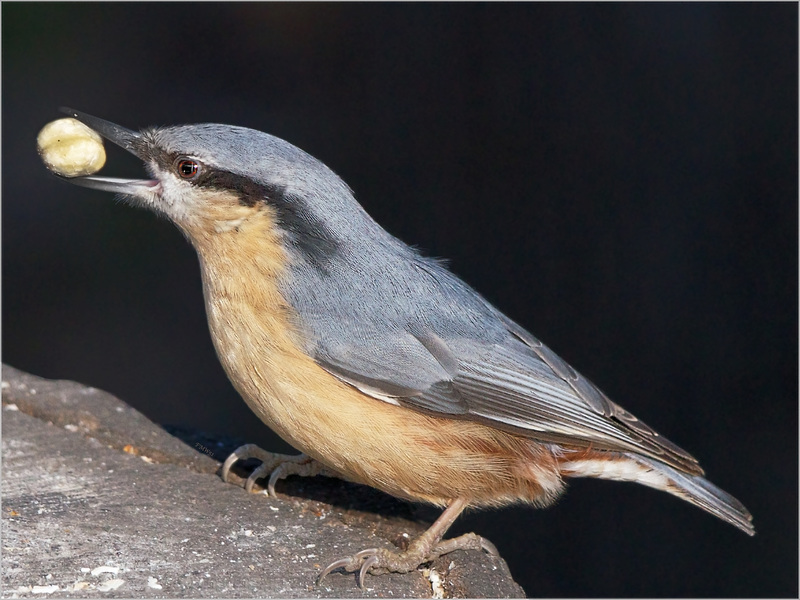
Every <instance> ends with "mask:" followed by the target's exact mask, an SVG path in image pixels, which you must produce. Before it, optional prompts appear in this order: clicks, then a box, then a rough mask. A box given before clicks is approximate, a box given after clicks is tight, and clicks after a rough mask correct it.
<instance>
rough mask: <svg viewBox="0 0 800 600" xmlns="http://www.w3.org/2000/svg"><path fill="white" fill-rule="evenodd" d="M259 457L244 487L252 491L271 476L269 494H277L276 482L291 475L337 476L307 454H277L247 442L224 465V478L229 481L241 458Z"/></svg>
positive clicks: (267, 491) (268, 484) (222, 474)
mask: <svg viewBox="0 0 800 600" xmlns="http://www.w3.org/2000/svg"><path fill="white" fill-rule="evenodd" d="M248 458H257V459H258V460H260V461H261V464H260V465H259V466H258V467H256V468H255V470H254V471H253V472H252V473H250V476H249V477H248V478H247V481H245V484H244V488H245V489H246V490H247V491H248V492H252V491H253V488H254V486H255V484H256V481H258V480H259V479H263V478H265V477H267V476H269V481H268V482H267V489H266V493H267V495H268V496H275V483H276V482H278V481H279V480H281V479H285V478H286V477H288V476H289V475H300V476H303V477H312V476H314V475H329V476H333V477H335V476H336V474H335V473H333V472H332V471H330V470H329V469H327V468H326V467H325V466H324V465H323V464H322V463H319V462H317V461H316V460H314V459H313V458H311V457H309V456H306V455H305V454H298V455H296V456H291V455H288V454H275V453H273V452H267V451H266V450H263V449H261V448H259V447H258V446H256V445H255V444H245V445H244V446H240V447H239V448H237V449H236V450H235V451H234V452H233V453H232V454H231V455H230V456H229V457H228V458H227V459H226V460H225V463H224V464H223V465H222V472H221V476H222V480H223V481H225V482H228V481H229V476H230V472H231V467H232V466H233V465H234V464H235V463H237V462H238V461H240V460H246V459H248Z"/></svg>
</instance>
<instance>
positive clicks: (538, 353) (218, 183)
mask: <svg viewBox="0 0 800 600" xmlns="http://www.w3.org/2000/svg"><path fill="white" fill-rule="evenodd" d="M62 111H63V112H65V113H67V114H68V115H70V116H71V117H73V118H74V119H77V120H78V121H80V122H82V123H84V124H85V125H87V126H88V127H90V128H91V129H93V130H94V131H96V132H98V133H99V134H100V135H101V136H103V137H104V138H105V139H107V140H108V141H110V142H112V143H114V144H117V145H119V146H120V147H122V148H124V149H125V150H127V151H129V152H131V153H132V154H134V155H135V156H137V157H138V158H139V159H141V160H142V161H143V163H144V167H145V168H146V170H147V171H148V173H149V175H150V178H149V179H119V178H110V177H101V176H81V177H74V178H68V179H66V180H67V181H69V182H71V183H74V184H77V185H81V186H84V187H88V188H93V189H97V190H102V191H107V192H114V193H116V194H118V195H119V196H120V197H122V198H123V199H124V200H126V201H128V202H129V203H130V204H132V205H134V206H139V207H143V208H145V209H148V210H151V211H154V212H156V213H158V214H160V215H162V216H164V217H166V218H167V219H169V220H170V221H172V222H173V223H174V224H175V225H176V226H177V228H178V229H179V230H180V231H181V232H182V233H183V234H184V235H185V237H186V238H187V239H188V240H189V242H190V243H191V245H192V246H193V247H194V249H195V250H196V252H197V255H198V259H199V263H200V270H201V274H202V283H203V294H204V299H205V307H206V312H207V317H208V324H209V330H210V333H211V338H212V340H213V344H214V347H215V350H216V353H217V355H218V358H219V360H220V362H221V364H222V367H223V368H224V370H225V372H226V374H227V376H228V377H229V379H230V381H231V382H232V384H233V386H234V387H235V388H236V390H237V391H238V393H239V394H240V395H241V396H242V398H243V399H244V401H245V402H246V403H247V405H248V406H249V407H250V409H251V410H252V411H253V412H254V413H255V414H256V416H257V417H258V418H259V419H260V420H261V421H262V422H263V423H265V424H266V425H267V426H268V427H269V428H270V429H272V430H273V431H274V432H275V433H277V434H278V435H279V436H280V437H281V438H283V439H284V440H285V441H286V442H288V443H289V444H290V445H291V446H293V447H294V448H295V449H297V450H299V451H300V452H301V453H302V454H300V455H299V456H285V455H273V454H272V453H268V452H266V451H264V450H261V449H260V448H258V447H256V446H254V445H248V446H244V447H242V448H240V449H238V450H237V451H236V452H234V453H233V454H232V455H231V456H230V457H229V458H228V460H227V461H226V462H225V465H224V466H223V470H222V475H223V478H227V476H228V474H229V471H230V468H231V466H232V465H233V464H234V463H236V462H237V461H238V460H240V459H243V458H248V457H257V458H260V459H261V460H262V461H263V463H262V465H261V467H259V468H258V469H256V471H255V472H254V473H253V475H251V476H250V479H249V480H248V489H250V487H251V486H252V483H253V481H254V480H255V478H257V477H262V476H263V477H267V476H268V477H269V485H268V490H269V491H270V492H271V493H274V484H275V482H276V481H277V480H278V479H281V478H283V477H286V476H288V475H291V474H297V475H307V476H311V475H317V474H326V475H334V476H337V477H340V478H342V479H345V480H347V481H352V482H355V483H361V484H365V485H368V486H371V487H373V488H377V489H379V490H382V491H383V492H386V493H388V494H391V495H392V496H395V497H398V498H401V499H405V500H409V501H413V502H422V503H429V504H432V505H435V506H437V507H441V508H442V509H443V512H442V513H441V516H440V517H439V518H438V519H437V520H435V521H434V523H433V524H432V525H431V526H430V527H429V528H428V529H427V530H426V531H425V532H424V533H422V534H421V535H420V536H418V537H417V538H415V539H413V540H412V541H411V542H410V543H409V545H408V546H407V548H406V549H404V550H398V551H394V550H389V549H386V548H367V549H365V550H363V551H361V552H358V553H356V554H354V555H352V556H347V557H344V558H340V559H338V560H335V561H333V562H332V563H330V564H329V565H328V566H327V567H326V568H325V569H323V570H322V572H321V573H320V576H319V578H318V581H321V580H322V578H323V577H325V576H327V575H328V574H330V573H331V572H333V571H336V570H340V569H341V570H343V571H344V572H346V573H355V574H356V577H357V581H358V583H359V585H363V582H364V579H365V577H366V576H367V575H368V574H370V575H379V574H382V573H386V572H399V573H406V572H409V571H412V570H415V569H417V568H418V567H419V566H420V565H423V564H425V563H427V562H429V561H431V560H433V559H435V558H437V557H438V556H441V555H444V554H447V553H449V552H452V551H453V550H456V549H474V550H482V551H485V552H488V553H490V554H496V553H497V550H496V548H495V547H494V546H493V545H492V544H491V542H489V541H488V540H486V539H484V538H482V537H480V536H478V535H476V534H474V533H467V534H463V535H461V536H459V537H456V538H451V539H444V535H445V533H446V532H447V530H448V528H449V527H450V526H451V525H452V523H453V522H454V521H455V520H456V518H457V517H458V516H459V515H460V514H461V513H462V512H463V511H464V510H465V509H467V508H489V507H502V506H506V505H510V504H515V503H524V504H528V505H533V506H535V507H539V508H544V507H547V506H549V505H551V504H553V502H555V501H556V499H557V498H558V497H559V496H560V495H561V494H562V492H563V491H564V489H565V486H566V481H567V480H569V479H571V478H577V477H594V478H600V479H608V480H616V481H629V482H637V483H640V484H643V485H645V486H649V487H652V488H655V489H658V490H663V491H665V492H668V493H670V494H672V495H675V496H677V497H679V498H681V499H683V500H686V501H688V502H690V503H691V504H694V505H695V506H698V507H700V508H701V509H703V510H705V511H707V512H709V513H710V514H712V515H714V516H716V517H719V518H720V519H722V520H723V521H726V522H727V523H730V524H732V525H734V526H735V527H738V528H739V529H740V530H742V531H744V532H745V533H747V534H748V535H754V534H755V529H754V526H753V523H752V520H753V518H752V515H751V514H750V512H749V511H748V510H747V509H746V508H745V507H744V505H743V504H742V503H741V502H739V501H738V500H737V499H736V498H734V497H733V496H731V495H730V494H728V493H727V492H725V491H723V490H722V489H720V488H719V487H717V486H715V485H714V484H712V483H711V482H709V481H708V480H707V479H705V478H704V471H703V469H702V468H701V467H700V465H699V463H698V461H697V460H696V459H695V458H694V457H693V456H692V455H691V454H689V453H688V452H686V451H685V450H683V449H682V448H680V447H679V446H677V445H676V444H674V443H672V442H670V441H669V440H667V439H666V438H665V437H663V436H661V435H660V434H659V433H657V432H656V431H655V430H654V429H652V428H651V427H649V426H648V425H646V424H645V423H643V422H642V421H640V420H639V419H637V418H636V417H635V416H633V415H632V414H631V413H630V412H628V411H627V410H625V409H624V408H622V407H621V406H619V405H618V404H616V403H615V402H613V401H612V400H610V399H609V398H608V397H607V396H606V395H605V394H604V393H603V392H602V391H600V389H599V388H598V387H596V386H595V385H594V384H593V383H591V382H590V381H589V380H588V379H587V378H585V377H583V376H582V375H581V374H580V373H578V372H577V371H576V370H575V369H574V368H573V367H571V366H570V365H569V364H568V363H567V362H565V361H564V360H563V359H561V358H560V357H559V356H558V355H557V354H556V353H555V352H553V351H552V350H551V349H550V348H549V347H548V346H546V345H545V344H543V343H542V342H541V341H540V340H539V339H538V338H536V337H535V336H534V335H532V334H531V333H529V332H528V331H527V330H526V329H524V328H523V327H522V326H520V325H519V324H517V323H516V322H515V321H513V320H512V319H511V318H509V317H507V316H506V315H505V314H503V313H502V312H501V311H500V310H499V309H497V308H495V307H494V306H493V305H492V304H491V303H490V302H489V301H487V300H486V299H485V298H484V297H483V296H481V295H480V294H479V293H478V292H477V291H475V290H474V289H473V288H471V287H470V286H469V285H468V284H467V283H465V282H464V281H463V280H461V279H460V278H459V277H457V276H456V275H455V274H453V273H452V272H451V271H450V270H449V269H448V268H447V267H446V265H445V264H444V263H443V262H442V261H440V260H438V259H435V258H430V257H427V256H425V255H423V253H421V252H420V251H419V250H417V249H415V248H413V247H411V246H409V245H406V244H405V243H404V242H402V241H400V240H399V239H398V238H396V237H394V236H392V235H391V234H389V233H388V232H387V231H385V230H384V229H383V228H382V227H381V226H380V225H379V224H378V223H376V222H375V221H374V220H373V219H372V218H371V217H370V216H369V215H368V214H367V212H366V211H365V210H364V209H363V207H362V206H361V205H360V204H359V203H358V201H357V200H356V199H355V196H354V193H353V191H352V190H351V189H350V187H349V186H348V185H347V184H346V183H345V182H344V181H343V180H342V179H341V178H340V177H339V176H337V175H336V174H335V173H334V172H333V171H332V170H331V169H330V168H328V167H327V166H326V165H325V164H323V163H322V162H321V161H319V160H317V159H316V158H314V157H312V156H311V155H309V154H307V153H306V152H304V151H303V150H301V149H299V148H297V147H296V146H294V145H292V144H290V143H289V142H286V141H284V140H282V139H280V138H278V137H275V136H272V135H270V134H267V133H263V132H260V131H257V130H254V129H249V128H245V127H240V126H232V125H224V124H215V123H203V124H193V125H178V126H163V127H150V128H145V129H142V130H140V131H133V130H130V129H127V128H124V127H121V126H119V125H116V124H114V123H111V122H109V121H106V120H103V119H100V118H97V117H93V116H91V115H88V114H85V113H82V112H79V111H76V110H73V109H68V108H64V109H62Z"/></svg>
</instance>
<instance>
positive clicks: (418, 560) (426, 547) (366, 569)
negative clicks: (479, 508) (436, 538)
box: [317, 533, 499, 589]
mask: <svg viewBox="0 0 800 600" xmlns="http://www.w3.org/2000/svg"><path fill="white" fill-rule="evenodd" d="M455 550H484V551H486V552H488V553H489V554H491V555H493V556H498V555H499V553H498V552H497V548H495V546H494V544H492V543H491V542H490V541H489V540H487V539H485V538H482V537H481V536H479V535H477V534H475V533H465V534H464V535H461V536H458V537H456V538H452V539H449V540H444V541H440V542H439V543H438V544H436V545H432V544H431V543H430V538H428V537H426V535H425V534H423V535H421V536H420V537H418V538H417V539H415V540H414V541H413V542H412V543H411V545H410V546H409V547H408V549H407V550H404V551H402V552H392V551H391V550H387V549H385V548H369V549H367V550H362V551H361V552H356V553H355V554H354V555H352V556H349V557H346V558H342V559H339V560H336V561H334V562H332V563H331V564H329V565H328V566H327V567H325V569H324V570H323V571H322V573H320V574H319V577H318V578H317V585H319V584H320V583H322V580H323V579H324V578H325V576H326V575H328V574H329V573H331V572H333V571H335V570H336V569H344V570H345V571H346V572H347V573H354V572H356V571H358V575H357V582H358V586H359V587H360V588H362V589H363V588H364V579H365V576H366V575H367V573H370V574H372V575H381V574H383V573H408V572H409V571H413V570H415V569H416V568H417V567H419V566H420V565H422V564H424V563H428V562H431V561H433V560H436V559H437V558H439V557H440V556H443V555H444V554H449V553H450V552H453V551H455Z"/></svg>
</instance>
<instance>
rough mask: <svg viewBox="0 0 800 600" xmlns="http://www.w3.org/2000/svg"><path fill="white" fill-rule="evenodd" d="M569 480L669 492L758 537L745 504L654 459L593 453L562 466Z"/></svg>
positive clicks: (636, 455)
mask: <svg viewBox="0 0 800 600" xmlns="http://www.w3.org/2000/svg"><path fill="white" fill-rule="evenodd" d="M560 468H561V473H562V474H563V475H565V476H567V477H596V478H598V479H612V480H615V481H634V482H636V483H641V484H642V485H646V486H648V487H652V488H655V489H657V490H662V491H665V492H668V493H670V494H672V495H674V496H677V497H678V498H681V499H683V500H686V501H687V502H690V503H691V504H694V505H695V506H698V507H700V508H702V509H703V510H705V511H707V512H709V513H711V514H712V515H714V516H716V517H719V518H720V519H722V520H723V521H726V522H728V523H730V524H731V525H733V526H735V527H738V528H739V529H741V530H742V531H744V532H745V533H746V534H747V535H755V533H756V530H755V528H754V527H753V516H752V515H751V514H750V511H748V510H747V509H746V508H745V507H744V505H743V504H742V503H741V502H739V501H738V500H737V499H736V498H734V497H733V496H731V495H730V494H729V493H727V492H725V491H724V490H721V489H720V488H718V487H717V486H715V485H714V484H713V483H711V482H710V481H708V480H707V479H705V478H704V477H701V476H700V475H690V474H688V473H683V472H681V471H679V470H678V469H675V468H674V467H671V466H669V465H667V464H664V463H662V462H659V461H657V460H655V459H652V458H648V457H645V456H641V455H638V454H631V453H616V452H594V453H592V454H591V455H587V454H585V453H584V454H583V455H582V456H580V457H575V458H574V459H570V458H566V460H562V461H561V464H560Z"/></svg>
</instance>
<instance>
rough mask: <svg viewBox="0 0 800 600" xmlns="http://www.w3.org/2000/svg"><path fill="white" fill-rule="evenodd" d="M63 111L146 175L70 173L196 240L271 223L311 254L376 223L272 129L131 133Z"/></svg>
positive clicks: (321, 254) (211, 127) (332, 248)
mask: <svg viewBox="0 0 800 600" xmlns="http://www.w3.org/2000/svg"><path fill="white" fill-rule="evenodd" d="M63 110H64V112H66V113H68V114H69V115H70V116H71V117H73V118H75V119H77V120H79V121H81V122H82V123H84V124H85V125H87V126H89V127H90V128H92V129H93V130H95V131H96V132H97V133H99V134H100V135H102V136H103V137H104V138H106V139H107V140H109V141H111V142H113V143H114V144H117V145H118V146H120V147H122V148H124V149H125V150H127V151H129V152H131V153H132V154H134V155H135V156H137V157H138V158H140V159H141V160H142V161H143V162H144V164H145V167H146V169H147V171H148V173H149V174H150V176H151V177H152V178H151V179H118V178H111V177H98V176H87V177H75V178H70V179H68V181H70V182H71V183H74V184H77V185H81V186H84V187H89V188H93V189H98V190H104V191H109V192H114V193H117V194H120V195H121V196H122V197H124V198H125V199H127V200H129V201H131V202H132V203H133V204H136V205H139V206H143V207H145V208H148V209H151V210H153V211H155V212H157V213H160V214H162V215H164V216H166V217H167V218H169V219H170V220H172V221H173V222H174V223H175V224H176V225H177V226H178V227H179V228H180V229H181V230H182V231H183V232H184V233H185V234H186V235H187V236H188V237H189V239H190V241H192V243H193V244H194V245H195V246H196V247H198V246H199V245H201V244H202V243H203V242H204V241H209V240H212V239H214V238H215V236H225V235H231V234H238V233H242V234H246V233H247V232H254V231H259V230H261V229H263V228H264V227H265V223H268V224H269V226H270V227H272V228H273V230H274V232H275V233H276V234H277V235H278V236H279V237H280V238H281V239H282V241H283V243H284V244H285V245H286V247H287V248H289V249H291V250H292V251H297V252H300V253H302V254H304V255H305V256H306V258H311V259H314V261H315V262H318V261H319V260H321V259H325V257H326V256H328V255H330V253H333V252H336V251H337V249H338V248H340V247H341V246H342V245H347V243H348V241H349V239H350V238H352V237H353V235H354V234H355V235H358V234H359V230H361V232H362V233H363V228H365V227H366V228H369V229H370V230H371V232H372V234H373V235H374V234H375V227H376V226H375V224H374V222H373V221H372V220H371V219H370V218H369V217H368V216H367V215H366V213H365V212H364V211H363V209H362V208H361V207H360V205H359V204H358V203H357V202H356V200H355V199H354V197H353V195H352V192H351V190H350V189H349V188H348V186H347V185H346V184H345V183H344V182H343V181H342V180H341V179H340V178H339V177H338V176H337V175H336V174H335V173H334V172H333V171H331V170H330V169H329V168H328V167H326V166H325V165H324V164H322V163H321V162H320V161H318V160H316V159H315V158H313V157H312V156H310V155H309V154H307V153H305V152H303V151H302V150H300V149H299V148H297V147H295V146H293V145H292V144H289V143H288V142H285V141H284V140H281V139H279V138H277V137H274V136H272V135H269V134H266V133H262V132H260V131H256V130H253V129H247V128H245V127H236V126H231V125H221V124H215V123H204V124H198V125H181V126H170V127H157V128H150V129H145V130H142V131H131V130H129V129H126V128H124V127H121V126H119V125H116V124H114V123H110V122H108V121H105V120H103V119H99V118H97V117H93V116H91V115H87V114H85V113H82V112H79V111H75V110H72V109H63ZM362 239H363V237H362ZM198 249H199V248H198Z"/></svg>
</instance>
